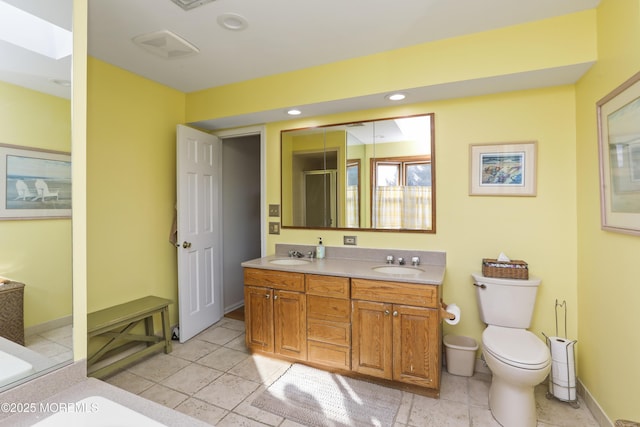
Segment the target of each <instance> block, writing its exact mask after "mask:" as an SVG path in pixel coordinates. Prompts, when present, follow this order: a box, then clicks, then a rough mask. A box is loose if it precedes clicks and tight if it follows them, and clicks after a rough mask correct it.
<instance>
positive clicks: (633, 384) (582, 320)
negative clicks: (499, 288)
mask: <svg viewBox="0 0 640 427" xmlns="http://www.w3.org/2000/svg"><path fill="white" fill-rule="evenodd" d="M597 12H598V62H597V64H596V65H595V66H594V67H593V68H592V69H591V70H590V71H589V73H588V74H587V75H586V76H585V77H584V78H583V79H582V80H580V82H579V83H578V84H577V85H576V95H577V97H576V99H577V102H576V104H577V110H576V117H577V141H578V143H577V159H578V162H577V164H578V168H577V177H578V179H577V183H578V186H577V190H578V197H577V207H578V209H577V211H578V283H579V289H578V296H579V300H578V301H579V335H578V349H579V351H578V365H579V366H580V378H581V380H582V381H583V383H584V384H585V386H586V387H587V389H588V390H589V391H590V392H591V393H592V394H593V395H594V397H595V399H596V400H597V401H598V403H599V404H600V405H601V406H602V408H603V409H604V411H605V412H606V414H607V415H608V416H609V418H611V419H613V420H615V419H619V418H622V419H630V420H635V421H640V405H638V403H639V398H640V394H639V393H638V384H640V364H639V363H638V357H639V356H640V340H639V339H638V327H639V326H640V324H639V323H638V320H637V314H636V313H637V311H638V304H639V303H640V286H639V285H640V283H639V281H638V268H637V263H638V254H640V237H638V236H629V235H624V234H618V233H612V232H607V231H602V230H601V229H600V198H599V197H600V190H599V189H600V186H599V180H598V152H597V147H598V140H597V124H596V102H597V101H598V100H599V99H601V98H602V97H604V96H605V95H607V94H608V93H609V92H611V91H612V90H613V89H615V88H616V87H617V86H618V85H620V84H621V83H622V82H624V81H625V80H627V79H628V78H630V77H631V76H632V75H634V74H635V73H637V72H638V71H640V50H638V45H640V2H638V1H637V0H603V1H602V3H601V4H600V6H599V7H598V10H597Z"/></svg>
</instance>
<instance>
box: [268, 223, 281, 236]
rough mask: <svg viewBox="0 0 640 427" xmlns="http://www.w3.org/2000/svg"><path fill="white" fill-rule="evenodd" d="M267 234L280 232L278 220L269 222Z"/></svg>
mask: <svg viewBox="0 0 640 427" xmlns="http://www.w3.org/2000/svg"><path fill="white" fill-rule="evenodd" d="M269 234H280V223H279V222H270V223H269Z"/></svg>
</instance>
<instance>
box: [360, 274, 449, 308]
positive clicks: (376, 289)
mask: <svg viewBox="0 0 640 427" xmlns="http://www.w3.org/2000/svg"><path fill="white" fill-rule="evenodd" d="M351 298H352V299H357V300H366V301H378V302H387V303H394V304H408V305H413V306H417V307H433V308H436V307H437V306H438V286H435V285H418V284H414V283H403V282H387V281H383V280H366V279H351Z"/></svg>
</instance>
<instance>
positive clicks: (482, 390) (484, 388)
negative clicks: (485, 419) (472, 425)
mask: <svg viewBox="0 0 640 427" xmlns="http://www.w3.org/2000/svg"><path fill="white" fill-rule="evenodd" d="M490 386H491V380H489V381H486V380H485V379H484V378H480V379H479V378H478V377H475V376H474V377H472V378H469V403H470V404H471V405H472V406H479V407H481V408H485V409H488V408H489V387H490Z"/></svg>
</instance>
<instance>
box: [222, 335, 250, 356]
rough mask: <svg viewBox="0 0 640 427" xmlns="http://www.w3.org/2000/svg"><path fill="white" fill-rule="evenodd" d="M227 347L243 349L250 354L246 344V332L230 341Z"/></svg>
mask: <svg viewBox="0 0 640 427" xmlns="http://www.w3.org/2000/svg"><path fill="white" fill-rule="evenodd" d="M224 346H225V347H227V348H232V349H234V350H238V351H242V352H243V353H247V354H249V350H248V349H247V345H246V344H245V334H244V333H242V335H240V336H239V337H237V338H234V339H232V340H231V341H229V342H228V343H226V344H225V345H224Z"/></svg>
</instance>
